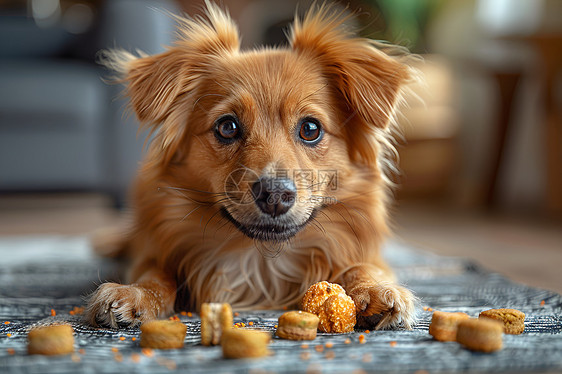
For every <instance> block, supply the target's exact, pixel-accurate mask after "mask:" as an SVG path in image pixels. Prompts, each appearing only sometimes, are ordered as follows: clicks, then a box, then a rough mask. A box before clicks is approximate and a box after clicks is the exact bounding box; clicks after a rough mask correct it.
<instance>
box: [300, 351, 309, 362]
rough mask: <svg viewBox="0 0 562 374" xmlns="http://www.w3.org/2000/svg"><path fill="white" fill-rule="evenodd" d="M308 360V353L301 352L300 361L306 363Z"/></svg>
mask: <svg viewBox="0 0 562 374" xmlns="http://www.w3.org/2000/svg"><path fill="white" fill-rule="evenodd" d="M309 358H310V352H302V353H301V360H303V361H306V360H308V359H309Z"/></svg>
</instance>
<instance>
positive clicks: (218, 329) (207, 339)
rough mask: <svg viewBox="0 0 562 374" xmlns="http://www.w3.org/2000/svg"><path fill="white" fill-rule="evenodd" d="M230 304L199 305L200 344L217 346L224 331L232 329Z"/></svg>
mask: <svg viewBox="0 0 562 374" xmlns="http://www.w3.org/2000/svg"><path fill="white" fill-rule="evenodd" d="M232 322H233V318H232V308H231V307H230V304H226V303H225V304H220V303H204V304H203V305H201V344H203V345H218V344H220V342H221V336H222V334H223V332H224V331H226V330H229V329H231V328H232Z"/></svg>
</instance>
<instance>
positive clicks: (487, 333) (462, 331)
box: [456, 318, 503, 352]
mask: <svg viewBox="0 0 562 374" xmlns="http://www.w3.org/2000/svg"><path fill="white" fill-rule="evenodd" d="M456 340H457V342H459V343H460V344H462V345H464V346H465V347H466V348H468V349H470V350H473V351H480V352H494V351H497V350H500V349H502V346H503V325H502V324H501V323H500V322H498V321H495V320H492V319H487V318H482V319H476V318H469V319H465V320H463V321H460V322H459V324H458V327H457V339H456Z"/></svg>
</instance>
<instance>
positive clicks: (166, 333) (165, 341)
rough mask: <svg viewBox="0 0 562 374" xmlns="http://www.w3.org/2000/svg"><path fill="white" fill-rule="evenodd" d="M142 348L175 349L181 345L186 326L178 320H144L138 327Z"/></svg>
mask: <svg viewBox="0 0 562 374" xmlns="http://www.w3.org/2000/svg"><path fill="white" fill-rule="evenodd" d="M140 330H141V341H140V346H141V347H142V348H154V349H176V348H182V347H183V341H184V339H185V333H186V332H187V326H186V325H184V324H183V323H181V322H178V321H170V320H159V321H149V322H145V323H143V324H142V325H141V327H140Z"/></svg>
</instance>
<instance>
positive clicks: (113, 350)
mask: <svg viewBox="0 0 562 374" xmlns="http://www.w3.org/2000/svg"><path fill="white" fill-rule="evenodd" d="M111 352H113V353H117V352H119V349H118V348H117V347H111Z"/></svg>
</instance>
